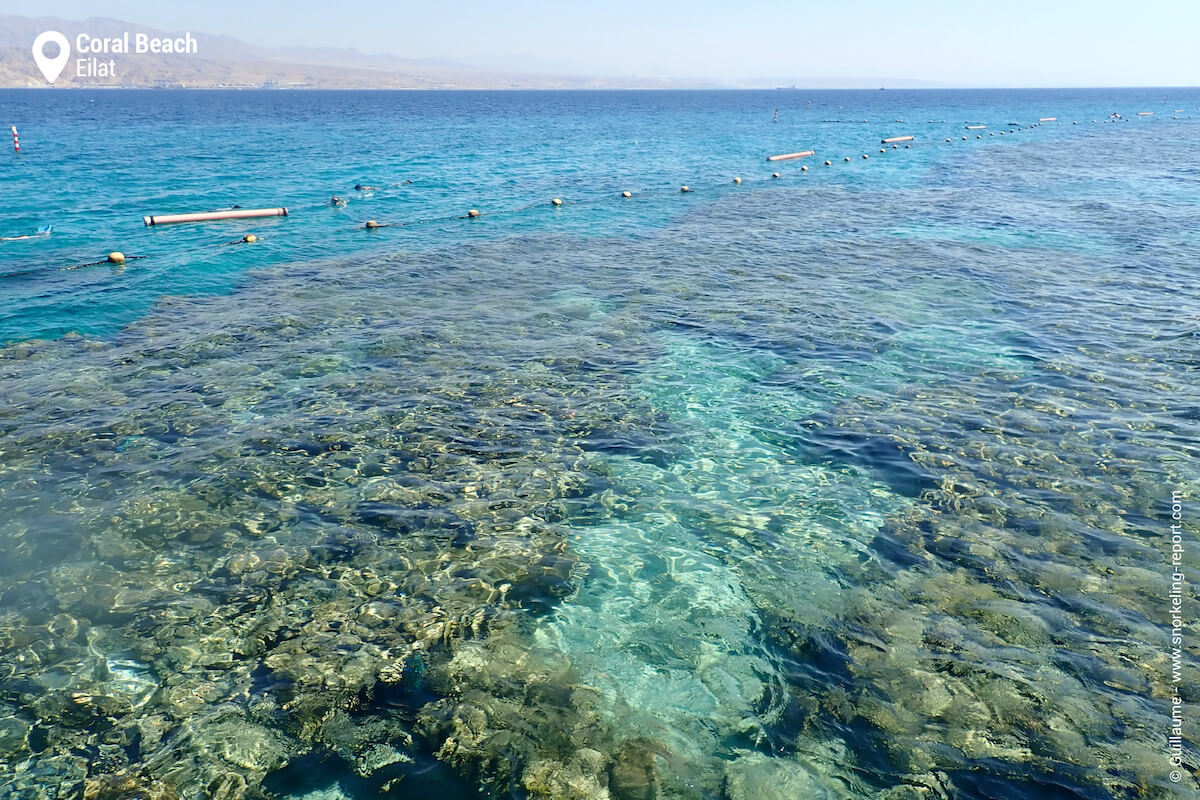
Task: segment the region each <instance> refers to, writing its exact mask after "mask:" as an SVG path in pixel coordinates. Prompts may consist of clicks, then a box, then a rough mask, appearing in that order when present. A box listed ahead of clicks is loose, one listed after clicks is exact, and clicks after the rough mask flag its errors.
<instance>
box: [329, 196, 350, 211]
mask: <svg viewBox="0 0 1200 800" xmlns="http://www.w3.org/2000/svg"><path fill="white" fill-rule="evenodd" d="M329 205H331V206H333V207H334V208H341V207H342V206H345V205H346V201H345V200H343V199H342V198H340V197H338V196H337V195H336V194H335V195H334V196H333V197H331V198H329Z"/></svg>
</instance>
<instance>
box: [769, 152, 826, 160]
mask: <svg viewBox="0 0 1200 800" xmlns="http://www.w3.org/2000/svg"><path fill="white" fill-rule="evenodd" d="M815 152H816V151H815V150H801V151H800V152H799V153H784V154H783V155H779V156H767V161H788V160H790V159H793V158H807V157H808V156H811V155H812V154H813V153H815Z"/></svg>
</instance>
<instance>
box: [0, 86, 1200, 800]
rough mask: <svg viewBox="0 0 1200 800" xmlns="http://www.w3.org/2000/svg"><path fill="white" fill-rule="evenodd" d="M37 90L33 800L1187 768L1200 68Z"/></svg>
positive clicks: (27, 503)
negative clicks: (885, 84) (1113, 75)
mask: <svg viewBox="0 0 1200 800" xmlns="http://www.w3.org/2000/svg"><path fill="white" fill-rule="evenodd" d="M0 98H2V99H3V104H4V107H5V108H6V109H9V110H10V114H12V115H13V116H14V118H15V119H16V121H17V124H18V127H19V129H20V130H21V138H22V145H23V149H24V152H23V153H22V154H21V155H20V156H19V157H17V156H12V157H11V158H7V159H6V161H8V162H9V166H6V167H5V169H6V173H5V185H6V187H9V188H10V191H9V196H10V197H16V198H20V199H21V201H22V202H21V203H20V204H19V207H18V204H10V205H9V206H8V207H6V208H5V209H4V210H3V211H0V235H4V236H16V235H21V234H24V233H29V232H32V231H33V230H35V229H36V228H37V227H39V226H41V225H45V224H50V223H52V224H53V225H54V231H53V234H52V235H51V236H50V237H48V238H38V239H27V240H21V241H15V242H0V267H3V269H0V272H4V273H16V272H20V273H24V274H20V275H14V276H12V277H8V278H3V279H0V292H3V293H4V304H3V312H2V313H3V316H2V317H0V328H2V330H0V338H3V339H4V340H5V341H6V342H8V344H7V345H6V346H5V347H4V348H3V349H0V390H2V391H3V396H4V403H3V404H2V407H0V471H2V472H3V475H2V476H0V508H2V509H3V511H4V513H3V514H2V515H0V543H2V544H3V548H4V553H5V559H4V562H3V564H0V786H3V787H4V788H3V789H0V797H14V798H16V797H21V798H24V797H75V796H79V795H80V794H81V793H83V794H85V796H88V797H97V798H100V797H105V798H107V797H114V798H115V797H162V798H166V797H205V796H208V797H220V798H237V797H247V798H249V797H255V796H259V793H260V792H266V793H268V794H271V795H275V796H282V797H288V798H310V799H311V800H316V798H345V797H350V798H355V800H357V799H358V798H369V797H394V798H407V797H423V796H428V795H429V794H432V793H438V794H440V795H442V796H445V797H447V798H454V797H463V798H466V797H476V796H480V797H510V796H512V797H529V798H600V797H610V798H614V800H635V799H639V798H727V799H728V800H746V799H748V798H768V799H769V798H794V797H812V798H868V797H870V798H875V797H880V798H889V800H893V799H898V798H918V797H934V798H960V797H961V798H991V797H1005V798H1022V797H1029V798H1035V797H1036V798H1042V797H1054V798H1057V797H1062V798H1125V797H1130V798H1132V797H1153V798H1157V797H1162V798H1169V797H1187V796H1191V795H1192V794H1193V793H1194V792H1195V791H1196V789H1197V782H1196V773H1197V769H1198V768H1200V756H1198V754H1197V753H1196V750H1195V748H1194V740H1193V739H1192V738H1191V736H1190V731H1189V736H1188V741H1187V744H1186V746H1185V749H1184V752H1183V763H1184V767H1183V768H1182V772H1181V775H1180V780H1179V782H1178V783H1174V782H1172V780H1171V779H1170V773H1171V771H1172V766H1171V765H1170V764H1169V762H1168V758H1169V755H1170V754H1169V753H1168V752H1167V749H1166V734H1167V730H1168V728H1169V724H1168V723H1169V720H1170V701H1169V698H1170V697H1171V696H1172V695H1173V694H1175V693H1178V694H1180V695H1181V696H1182V697H1183V698H1184V700H1185V702H1186V703H1187V704H1188V705H1189V707H1190V708H1195V707H1196V703H1197V702H1200V687H1198V686H1197V684H1196V682H1195V679H1194V668H1195V661H1196V654H1197V650H1196V645H1195V643H1194V642H1193V641H1190V640H1187V641H1186V647H1185V649H1184V651H1183V653H1182V656H1181V657H1182V659H1183V660H1184V662H1185V663H1186V665H1187V669H1186V670H1185V672H1184V680H1183V682H1182V684H1180V685H1178V686H1175V685H1172V683H1171V673H1170V663H1169V662H1170V648H1169V636H1170V620H1169V615H1167V614H1166V603H1165V598H1166V595H1167V591H1168V589H1169V574H1170V570H1169V568H1168V565H1169V525H1170V521H1171V520H1170V513H1171V502H1172V493H1173V492H1179V493H1181V494H1182V495H1183V496H1184V497H1185V498H1187V502H1185V503H1184V504H1183V509H1184V510H1183V518H1184V519H1183V530H1184V531H1185V533H1186V537H1185V538H1186V540H1187V541H1188V542H1189V546H1191V543H1194V541H1195V534H1196V524H1195V515H1194V514H1192V512H1193V511H1194V507H1193V506H1192V505H1191V502H1192V501H1191V498H1193V497H1194V496H1195V493H1196V489H1197V482H1198V480H1200V474H1198V470H1197V467H1196V464H1197V463H1200V462H1197V460H1196V456H1197V455H1198V454H1197V447H1196V442H1197V440H1198V439H1200V436H1198V434H1200V431H1198V423H1197V420H1198V419H1200V417H1198V416H1197V409H1198V408H1200V392H1198V391H1197V389H1196V388H1195V385H1194V384H1195V379H1194V372H1195V369H1196V366H1197V362H1196V357H1195V352H1194V351H1195V343H1196V340H1197V335H1198V331H1200V328H1197V319H1200V304H1198V303H1197V301H1196V297H1197V290H1198V289H1200V279H1198V278H1197V275H1196V269H1195V265H1196V259H1195V255H1194V254H1195V253H1196V252H1197V249H1196V248H1197V246H1198V245H1200V233H1197V228H1196V226H1195V219H1196V217H1197V213H1198V210H1200V155H1197V154H1196V152H1194V148H1192V147H1191V141H1192V139H1193V138H1194V135H1195V131H1196V124H1197V123H1196V115H1197V114H1198V113H1200V112H1198V111H1197V108H1198V107H1200V91H1196V90H1094V91H1074V92H1068V91H1061V92H1054V91H1036V92H1035V91H1027V92H893V91H887V92H837V93H835V92H812V93H809V92H793V91H778V92H717V93H706V92H694V93H693V92H688V93H657V92H655V93H648V92H647V93H618V92H613V93H609V92H604V93H545V94H540V93H287V92H238V93H221V92H188V93H176V92H133V93H124V92H115V91H114V92H107V91H106V92H94V93H91V92H80V91H72V92H9V93H4V94H2V95H0ZM810 100H811V101H812V104H811V107H810V105H809V101H810ZM776 108H778V109H780V114H779V118H780V121H779V122H778V123H772V122H771V118H772V115H773V112H774V110H775V109H776ZM1180 108H1182V109H1185V112H1184V113H1182V114H1173V113H1172V112H1173V111H1174V109H1180ZM1138 111H1155V112H1156V115H1155V116H1154V117H1141V118H1138V117H1134V116H1133V115H1134V114H1135V113H1136V112H1138ZM1113 112H1120V113H1121V114H1123V115H1124V116H1125V119H1126V120H1127V121H1120V122H1117V121H1114V122H1106V121H1105V120H1106V119H1107V118H1108V115H1109V114H1112V113H1113ZM1047 116H1057V117H1058V118H1059V121H1060V122H1061V123H1063V124H1061V125H1060V124H1057V123H1047V124H1043V125H1040V126H1037V127H1033V126H1032V125H1033V123H1034V122H1036V121H1037V119H1038V118H1039V117H1047ZM1176 117H1178V118H1176ZM900 119H902V120H905V121H904V122H902V123H901V122H896V121H895V120H900ZM1093 119H1095V120H1097V122H1095V123H1093V122H1092V120H1093ZM826 120H843V121H841V122H836V121H826ZM851 120H856V121H851ZM862 120H867V121H866V122H863V121H862ZM930 120H933V122H930ZM943 120H945V121H944V122H943ZM1010 120H1011V121H1018V122H1022V123H1023V124H1022V125H1021V126H1018V127H1015V128H1012V127H1008V126H1006V125H1005V124H1004V123H1006V122H1009V121H1010ZM1075 120H1078V121H1079V123H1080V124H1079V125H1074V124H1072V123H1073V122H1074V121H1075ZM977 122H979V123H985V124H987V125H988V126H989V127H988V128H987V130H985V131H983V132H982V134H983V138H981V139H976V138H974V137H975V136H976V135H978V134H979V132H967V131H966V130H965V129H964V126H965V125H966V124H974V123H977ZM1001 130H1003V131H1004V132H1005V135H1004V136H1003V137H1001V136H999V135H996V136H989V135H987V134H989V133H997V134H999V132H1000V131H1001ZM1009 131H1015V132H1014V133H1009ZM902 134H913V135H915V136H917V137H918V138H917V139H916V141H915V142H914V143H913V146H912V147H911V148H909V149H905V148H903V146H901V148H898V149H895V150H892V149H890V148H888V152H886V153H880V152H879V149H880V145H879V140H880V139H881V138H883V137H885V136H890V135H902ZM963 135H969V137H970V138H968V139H967V140H965V141H964V140H963V139H962V136H963ZM947 137H950V138H951V139H952V141H951V142H949V143H947V142H945V139H946V138H947ZM806 147H812V148H814V149H816V150H817V156H816V157H814V158H812V159H806V160H804V161H803V162H781V163H778V164H772V165H768V164H767V163H766V162H765V160H764V156H765V155H766V154H768V153H773V152H789V151H793V150H797V149H802V148H806ZM863 154H868V155H870V158H869V159H863V158H862V155H863ZM846 156H849V157H850V158H851V161H850V162H849V163H846V162H844V161H843V160H842V159H843V158H844V157H846ZM826 158H828V159H830V160H831V161H832V162H833V164H832V165H831V166H829V167H826V166H824V164H823V163H822V162H823V161H824V160H825V159H826ZM801 165H804V166H808V167H809V169H808V171H807V172H802V171H801V169H800V167H801ZM773 171H778V172H779V173H780V175H781V177H780V178H779V179H777V180H776V179H773V178H771V177H770V175H771V173H772V172H773ZM735 175H736V176H740V177H742V178H743V183H742V184H740V185H736V184H734V183H733V182H732V177H733V176H735ZM407 181H412V182H411V183H408V182H407ZM355 182H362V183H364V184H369V185H372V186H376V187H379V188H378V189H376V190H373V191H369V192H356V191H354V190H353V189H352V187H353V185H354V184H355ZM683 184H687V185H689V186H690V187H692V188H693V189H694V191H692V192H690V193H687V194H682V193H680V192H679V186H680V185H683ZM623 190H629V191H631V192H633V193H634V195H633V197H631V198H629V199H623V198H621V197H620V192H621V191H623ZM335 193H336V194H339V195H342V196H345V197H347V198H348V205H347V206H345V207H344V208H331V207H329V206H328V205H327V204H326V201H327V200H328V198H329V196H330V195H332V194H335ZM552 197H561V198H563V199H564V200H565V201H567V204H566V205H564V206H562V207H561V208H554V207H552V206H550V205H549V204H548V200H549V199H550V198H552ZM232 204H238V205H241V206H243V207H261V206H276V205H286V206H288V207H289V208H290V209H291V211H292V214H291V216H289V217H287V218H280V219H271V220H266V221H263V220H257V221H246V222H231V223H222V224H212V225H192V226H178V227H164V228H145V227H144V226H142V224H141V219H140V218H141V216H142V215H143V214H149V213H155V214H157V213H170V212H176V211H191V210H197V209H206V208H219V207H224V206H229V205H232ZM470 208H478V209H480V210H481V211H483V212H484V216H482V217H480V218H479V219H474V220H465V219H450V220H443V221H435V222H429V223H424V224H417V225H403V226H402V225H394V226H393V227H387V228H383V229H380V230H376V231H366V230H363V229H362V227H361V226H362V223H363V222H364V221H365V220H367V219H376V220H379V221H380V222H390V223H395V222H412V221H418V220H425V219H431V218H442V217H457V216H460V215H462V214H465V212H466V210H467V209H470ZM514 209H524V210H521V211H519V212H513V213H499V212H509V211H512V210H514ZM251 232H252V233H255V234H256V235H258V236H259V237H260V241H259V242H256V243H254V244H239V245H229V246H225V245H224V244H223V243H226V242H230V241H234V240H236V239H238V238H240V237H241V236H242V235H243V234H245V233H251ZM112 249H120V250H122V251H124V252H125V253H127V254H129V255H145V256H149V257H148V258H145V259H144V260H138V261H131V262H130V263H129V264H127V265H126V266H125V267H123V268H114V267H111V266H107V265H99V266H91V267H83V268H79V269H72V270H59V269H58V268H59V267H63V266H73V265H76V264H81V263H84V262H88V261H95V260H97V259H99V258H102V257H103V255H104V254H105V253H107V252H108V251H109V250H112ZM1189 515H1190V516H1189ZM1188 558H1189V559H1193V558H1194V557H1193V556H1192V555H1191V554H1189V556H1188ZM1188 563H1189V566H1191V565H1192V564H1194V560H1189V562H1188ZM1188 598H1189V599H1188V602H1189V603H1190V602H1192V598H1193V595H1192V594H1191V593H1190V590H1189V595H1188Z"/></svg>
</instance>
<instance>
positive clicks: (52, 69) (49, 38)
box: [33, 31, 71, 83]
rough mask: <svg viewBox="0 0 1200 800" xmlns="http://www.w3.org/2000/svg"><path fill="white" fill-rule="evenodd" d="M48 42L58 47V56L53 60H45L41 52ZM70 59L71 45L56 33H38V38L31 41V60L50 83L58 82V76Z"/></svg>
mask: <svg viewBox="0 0 1200 800" xmlns="http://www.w3.org/2000/svg"><path fill="white" fill-rule="evenodd" d="M49 42H54V43H55V44H57V45H58V55H56V56H55V57H54V58H47V57H46V54H45V53H43V52H42V50H43V49H44V48H45V47H46V45H47V44H48V43H49ZM70 57H71V43H70V42H68V41H67V37H65V36H63V35H62V34H61V33H59V32H58V31H46V32H45V33H39V34H38V37H37V38H36V39H34V40H33V60H34V61H35V62H37V65H38V69H40V70H41V71H42V74H43V75H45V76H46V80H48V81H50V83H54V82H55V81H56V80H58V76H59V75H61V74H62V71H63V67H65V66H66V65H67V59H69V58H70Z"/></svg>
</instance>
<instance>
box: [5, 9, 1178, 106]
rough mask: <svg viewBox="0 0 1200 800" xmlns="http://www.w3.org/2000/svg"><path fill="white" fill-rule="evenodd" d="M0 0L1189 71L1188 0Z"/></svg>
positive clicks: (1072, 74)
mask: <svg viewBox="0 0 1200 800" xmlns="http://www.w3.org/2000/svg"><path fill="white" fill-rule="evenodd" d="M0 10H3V11H6V12H8V13H13V14H21V15H25V16H60V17H66V18H68V19H84V18H87V17H94V16H107V17H116V18H118V19H124V20H129V21H131V22H137V23H141V24H143V25H149V26H153V27H158V28H165V29H169V30H190V31H193V32H207V33H223V34H229V35H232V36H236V37H239V38H241V39H245V40H247V41H251V42H254V43H256V44H262V45H267V46H282V45H326V46H336V47H354V48H357V49H359V50H362V51H364V52H370V53H393V54H395V55H400V56H404V57H408V58H438V59H445V60H451V61H457V62H461V63H467V64H478V65H483V66H502V67H505V68H509V69H540V70H541V71H554V72H561V73H574V74H594V75H608V76H633V75H638V76H662V77H698V78H699V77H715V78H721V77H726V78H746V77H764V78H792V79H796V80H802V79H811V78H817V79H819V78H822V77H828V78H837V77H864V78H865V77H871V78H874V77H890V78H914V79H918V80H927V81H932V82H936V83H938V84H943V85H955V86H1163V85H1172V86H1180V85H1189V86H1195V85H1198V84H1200V56H1198V55H1197V53H1198V52H1200V2H1197V0H1140V2H1128V0H1120V1H1118V0H1091V2H1083V0H1079V1H1078V2H1076V0H992V1H991V2H984V1H983V0H830V2H824V3H816V2H804V1H803V0H793V2H785V0H740V2H735V1H734V0H725V1H724V2H715V0H590V2H582V1H581V0H554V1H553V2H544V1H543V0H495V2H483V1H482V0H454V2H439V3H432V2H423V3H418V2H410V1H408V0H392V2H388V1H387V0H358V1H357V2H331V0H322V1H320V2H318V1H317V0H291V2H278V1H272V0H204V2H202V3H186V4H184V3H174V2H170V3H168V2H163V0H5V2H4V4H3V9H0ZM201 44H203V40H201Z"/></svg>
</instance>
